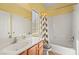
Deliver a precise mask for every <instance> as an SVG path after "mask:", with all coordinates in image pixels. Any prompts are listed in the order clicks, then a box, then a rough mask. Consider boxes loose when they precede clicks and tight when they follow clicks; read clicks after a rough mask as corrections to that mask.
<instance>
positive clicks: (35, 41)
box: [0, 37, 42, 55]
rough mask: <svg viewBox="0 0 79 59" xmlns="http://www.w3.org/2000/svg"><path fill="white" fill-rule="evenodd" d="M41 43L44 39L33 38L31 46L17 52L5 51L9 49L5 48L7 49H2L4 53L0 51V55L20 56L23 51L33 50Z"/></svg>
mask: <svg viewBox="0 0 79 59" xmlns="http://www.w3.org/2000/svg"><path fill="white" fill-rule="evenodd" d="M40 41H42V39H40V38H37V37H33V38H32V40H31V43H30V44H29V45H26V46H24V47H23V48H21V49H18V50H17V51H5V50H4V49H6V48H7V47H5V48H3V49H2V51H0V54H1V55H18V54H20V53H22V52H23V51H25V50H27V49H29V48H31V47H32V46H34V45H35V44H37V43H39V42H40Z"/></svg>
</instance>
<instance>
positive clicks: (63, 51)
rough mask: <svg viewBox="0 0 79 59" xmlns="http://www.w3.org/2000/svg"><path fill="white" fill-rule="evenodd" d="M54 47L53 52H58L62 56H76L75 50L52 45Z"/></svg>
mask: <svg viewBox="0 0 79 59" xmlns="http://www.w3.org/2000/svg"><path fill="white" fill-rule="evenodd" d="M50 45H51V46H52V51H54V52H57V53H59V54H61V55H75V50H74V49H73V48H67V47H63V46H59V45H55V44H50Z"/></svg>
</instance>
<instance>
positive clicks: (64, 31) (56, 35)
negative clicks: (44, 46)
mask: <svg viewBox="0 0 79 59" xmlns="http://www.w3.org/2000/svg"><path fill="white" fill-rule="evenodd" d="M72 21H73V13H67V14H62V15H58V16H52V17H48V33H49V40H50V42H51V43H53V44H58V45H61V46H65V47H73V40H72V31H73V30H72Z"/></svg>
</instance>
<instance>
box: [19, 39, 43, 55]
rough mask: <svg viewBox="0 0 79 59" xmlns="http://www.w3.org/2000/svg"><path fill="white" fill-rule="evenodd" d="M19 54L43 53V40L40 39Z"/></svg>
mask: <svg viewBox="0 0 79 59" xmlns="http://www.w3.org/2000/svg"><path fill="white" fill-rule="evenodd" d="M19 55H43V41H40V42H38V43H36V44H35V45H33V46H32V47H30V48H28V49H26V50H25V51H23V52H21V53H20V54H19Z"/></svg>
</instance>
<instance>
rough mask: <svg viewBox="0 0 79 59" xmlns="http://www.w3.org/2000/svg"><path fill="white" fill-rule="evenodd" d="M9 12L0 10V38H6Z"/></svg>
mask: <svg viewBox="0 0 79 59" xmlns="http://www.w3.org/2000/svg"><path fill="white" fill-rule="evenodd" d="M9 16H10V14H9V13H7V12H3V11H0V40H2V39H5V38H8V32H9V19H10V17H9Z"/></svg>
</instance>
